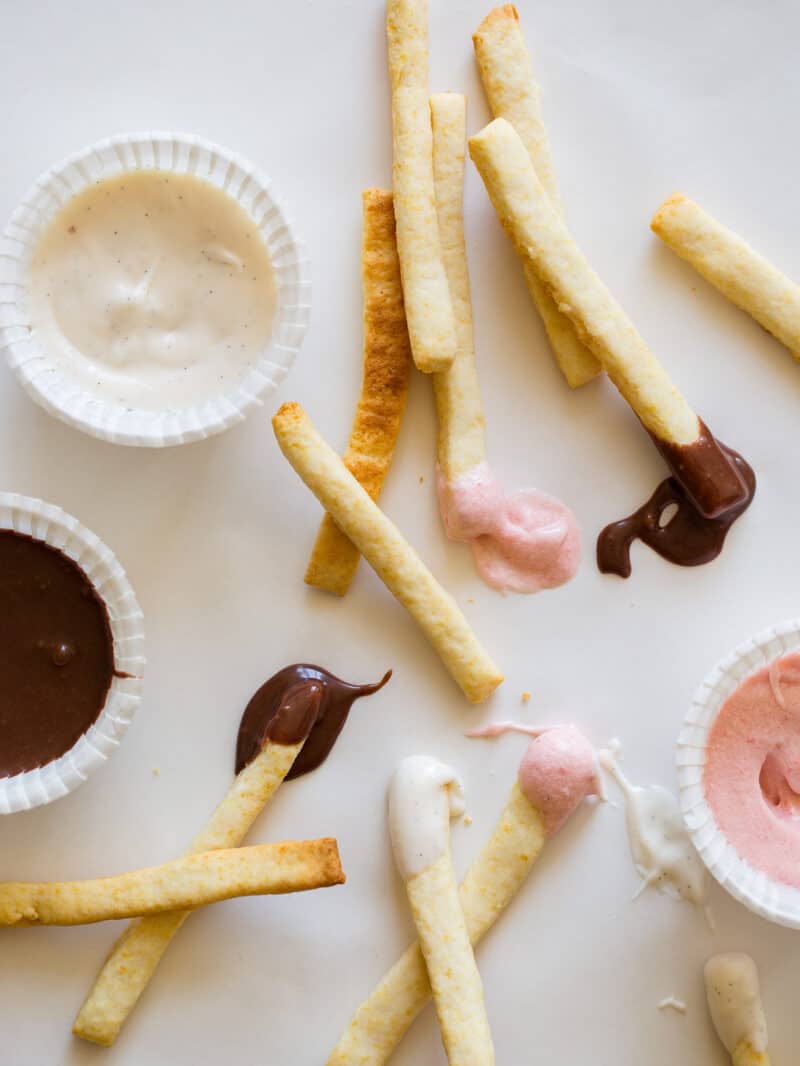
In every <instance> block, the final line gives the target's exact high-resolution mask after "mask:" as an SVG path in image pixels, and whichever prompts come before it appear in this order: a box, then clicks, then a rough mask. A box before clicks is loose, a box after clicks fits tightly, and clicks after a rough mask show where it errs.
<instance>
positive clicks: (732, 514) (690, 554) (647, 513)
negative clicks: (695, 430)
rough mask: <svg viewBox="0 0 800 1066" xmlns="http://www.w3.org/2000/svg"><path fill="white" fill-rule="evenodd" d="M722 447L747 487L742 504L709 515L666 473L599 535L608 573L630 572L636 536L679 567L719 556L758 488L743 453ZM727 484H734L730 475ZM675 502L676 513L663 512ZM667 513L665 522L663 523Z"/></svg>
mask: <svg viewBox="0 0 800 1066" xmlns="http://www.w3.org/2000/svg"><path fill="white" fill-rule="evenodd" d="M719 448H720V450H721V451H722V452H724V454H725V456H726V458H727V461H728V462H729V464H730V465H731V466H732V467H733V468H734V469H735V471H736V476H737V481H738V480H739V479H740V480H741V483H742V484H743V485H744V487H745V492H744V494H740V498H739V501H738V503H737V504H736V505H735V506H733V507H728V508H727V509H726V510H725V511H724V513H723V514H722V515H721V516H720V517H717V518H708V517H706V516H705V515H703V514H701V513H700V511H699V510H698V509H697V507H696V505H695V502H694V500H692V499H691V498H690V497H689V495H688V494H687V492H686V489H685V488H684V486H683V485H682V484H681V483H680V482H679V481H678V480H677V478H675V477H669V478H667V479H666V480H665V481H662V482H661V484H660V485H659V486H658V488H657V489H656V491H655V492H654V493H653V495H652V496H651V497H650V499H649V500H648V501H647V503H645V504H644V505H643V506H642V507H640V508H639V510H638V511H634V513H633V514H632V515H629V516H628V517H627V518H623V519H621V520H620V521H619V522H612V523H611V525H608V526H606V528H605V529H604V530H603V531H602V533H601V534H600V536H599V537H598V539H597V565H598V567H599V569H600V570H601V571H602V572H603V573H604V574H618V575H619V576H620V577H630V573H631V545H632V544H633V542H634V540H641V541H642V542H643V543H644V544H646V545H647V546H648V547H649V548H652V549H653V551H654V552H657V553H658V554H659V555H660V556H661V557H662V558H664V559H667V560H668V561H669V562H671V563H677V564H678V566H700V565H701V564H702V563H708V562H710V561H711V560H712V559H715V558H716V557H717V556H718V555H719V553H720V552H721V551H722V547H723V545H724V543H725V538H726V536H727V534H728V530H729V529H730V528H731V526H732V525H733V523H734V522H735V521H736V519H737V518H738V517H739V515H741V514H742V513H743V512H744V511H746V510H747V508H748V507H749V506H750V502H751V501H752V499H753V496H754V495H755V491H756V477H755V474H754V473H753V471H752V469H751V467H750V466H749V465H748V463H747V462H746V461H745V460H744V459H743V458H742V456H741V455H739V453H738V452H735V451H733V449H731V448H728V447H726V446H725V445H724V444H720V445H719ZM728 484H729V485H731V484H732V483H731V482H730V480H729V481H728ZM673 506H674V507H675V508H676V510H675V513H674V515H672V517H669V516H668V515H665V511H666V510H667V508H669V507H673ZM662 516H663V517H662ZM664 518H666V519H667V521H666V522H665V524H664V525H662V524H661V523H662V521H664Z"/></svg>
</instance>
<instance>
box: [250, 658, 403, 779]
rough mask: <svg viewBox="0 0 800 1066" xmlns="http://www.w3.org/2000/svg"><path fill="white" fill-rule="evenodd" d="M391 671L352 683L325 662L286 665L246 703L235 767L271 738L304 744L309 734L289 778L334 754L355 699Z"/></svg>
mask: <svg viewBox="0 0 800 1066" xmlns="http://www.w3.org/2000/svg"><path fill="white" fill-rule="evenodd" d="M391 676H392V671H391V670H388V671H387V672H386V674H385V675H384V676H383V678H382V679H381V680H380V681H378V682H377V683H376V684H374V685H350V684H348V683H347V682H346V681H342V680H341V679H340V678H338V677H334V675H333V674H331V673H328V671H327V670H323V669H322V667H321V666H311V665H310V664H308V663H295V664H294V665H293V666H285V667H284V668H283V670H279V671H278V673H277V674H274V675H273V676H272V677H271V678H270V679H269V681H266V682H265V683H264V684H263V685H262V686H261V688H260V689H259V690H258V691H257V692H256V694H255V695H254V696H253V698H252V699H251V700H250V702H249V703H248V705H247V707H246V708H245V711H244V714H243V715H242V721H241V724H240V725H239V735H238V737H237V738H236V773H237V774H238V773H239V772H240V771H241V770H243V769H244V768H245V766H247V765H248V763H250V762H252V761H253V759H255V757H256V756H257V755H258V754H259V752H260V751H261V749H262V748H263V746H264V744H265V743H266V742H267V741H268V740H271V741H272V742H273V743H276V744H299V743H300V741H301V740H303V739H304V738H307V739H306V742H305V744H304V745H303V747H302V749H301V751H300V754H299V755H298V756H297V758H296V759H295V761H294V764H293V766H292V768H291V770H290V771H289V773H288V774H287V778H293V777H300V775H301V774H307V773H308V772H309V771H310V770H316V768H317V767H318V766H320V765H321V764H322V763H323V762H324V761H325V759H326V758H327V757H328V755H329V754H330V751H331V748H332V747H333V745H334V744H335V743H336V738H337V737H338V736H339V733H341V731H342V727H343V726H344V723H345V722H346V720H347V715H348V714H349V713H350V708H351V707H352V706H353V703H354V702H355V701H356V700H357V699H359V698H360V697H361V696H371V695H372V693H373V692H377V691H378V690H379V689H381V688H383V686H384V685H385V684H386V682H387V681H388V680H389V678H390V677H391Z"/></svg>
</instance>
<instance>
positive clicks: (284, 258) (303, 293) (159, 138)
mask: <svg viewBox="0 0 800 1066" xmlns="http://www.w3.org/2000/svg"><path fill="white" fill-rule="evenodd" d="M131 170H170V171H174V172H175V173H180V174H192V175H194V176H195V177H197V178H202V179H203V180H204V181H207V182H209V183H210V184H212V185H215V186H216V187H217V188H219V189H222V190H223V191H224V192H226V193H227V194H228V195H229V196H231V197H232V198H233V199H234V200H236V201H237V202H238V203H239V205H240V206H241V207H242V208H244V210H245V211H246V212H247V214H248V215H249V216H250V218H251V219H252V220H253V222H254V224H255V225H256V227H257V229H258V231H259V233H260V234H261V237H262V239H263V240H264V243H265V245H266V248H267V252H268V254H269V258H270V260H271V263H272V267H273V271H274V276H275V286H276V295H277V301H276V302H277V310H276V313H275V320H274V323H273V329H272V334H271V337H270V340H269V341H268V343H267V345H266V347H265V349H264V351H263V352H262V353H261V355H260V356H259V357H258V359H257V360H256V361H255V363H254V364H253V365H252V366H251V367H250V368H249V369H248V370H247V372H246V373H245V376H244V377H243V378H242V380H241V381H240V382H239V383H238V384H237V385H235V386H233V387H230V388H228V389H227V390H226V391H225V392H223V393H220V395H219V396H217V397H214V398H213V399H211V400H208V401H207V402H206V403H204V404H201V405H198V406H194V407H186V408H181V409H174V410H173V409H171V410H165V411H163V412H162V411H141V410H136V409H132V408H129V407H125V406H123V405H122V404H118V403H111V402H106V401H104V400H103V399H101V398H99V397H97V396H95V395H93V394H91V393H89V392H86V391H85V390H84V389H83V387H82V386H80V384H79V383H77V382H76V381H74V380H73V379H71V378H70V377H69V375H68V374H66V373H64V370H63V368H62V367H61V366H60V365H59V364H57V363H56V362H55V361H54V360H53V359H51V358H50V357H49V356H48V354H47V352H46V351H45V350H44V349H43V348H42V347H41V346H40V345H39V343H38V341H37V338H36V334H35V331H34V329H33V326H32V323H31V316H30V313H29V306H28V303H29V301H28V274H29V269H30V263H31V258H32V255H33V252H34V250H35V248H36V245H37V243H38V241H39V238H40V237H41V235H42V233H43V232H44V230H45V229H46V227H47V226H48V224H49V223H50V222H51V220H52V219H53V217H54V216H55V215H56V214H57V213H58V212H59V211H60V209H61V208H62V207H63V206H64V204H66V203H67V202H68V201H69V200H71V199H72V197H74V196H75V195H76V194H77V193H79V192H81V190H82V189H84V188H86V186H88V185H91V184H92V183H93V182H95V181H99V180H101V179H103V178H108V177H111V176H113V175H114V174H119V173H121V172H125V171H131ZM310 301H311V283H310V280H309V265H308V260H307V258H306V255H305V252H304V249H303V247H302V245H301V243H300V242H299V241H298V240H297V238H296V237H295V235H294V232H293V230H292V226H291V224H290V222H289V219H288V217H287V215H286V212H285V210H284V208H283V207H282V205H281V203H280V202H279V201H278V200H277V199H276V197H275V196H274V194H273V193H272V191H271V189H270V182H269V179H268V178H266V177H265V176H264V175H263V174H262V173H261V172H260V171H259V170H257V169H256V168H255V167H254V166H252V165H251V164H250V163H248V162H247V161H246V160H244V159H242V158H241V157H240V156H238V155H236V154H235V153H233V152H229V151H228V150H227V149H225V148H221V147H220V146H219V145H216V144H212V143H210V142H209V141H205V140H203V139H202V138H200V137H194V136H191V135H189V134H181V133H163V132H150V133H131V134H121V135H119V136H116V137H111V138H110V139H108V140H103V141H99V142H98V143H97V144H93V145H90V146H89V147H88V148H85V149H83V151H80V152H77V153H75V154H74V155H71V156H70V157H69V158H68V159H66V160H65V161H64V162H62V163H60V164H59V165H58V166H56V167H54V168H53V169H52V170H49V171H47V172H46V173H45V174H43V175H42V176H41V177H40V178H39V180H38V181H37V182H36V183H35V185H34V186H33V188H32V189H31V190H30V192H29V193H28V195H27V196H26V197H25V199H24V200H23V201H22V203H21V204H20V205H19V207H18V208H17V209H16V211H15V212H14V214H13V215H12V217H11V221H10V222H9V224H8V226H7V227H6V230H5V233H4V235H3V237H2V239H0V348H2V349H4V350H5V353H6V358H7V359H8V363H9V365H10V366H11V368H12V370H13V371H14V373H15V374H16V376H17V378H18V379H19V381H20V382H21V383H22V385H23V387H24V388H25V390H26V391H27V392H28V393H29V395H30V396H31V397H32V398H33V399H34V400H35V401H36V402H37V403H38V404H40V405H41V406H42V407H44V409H45V410H46V411H48V412H49V413H50V414H52V415H55V417H56V418H59V419H61V420H62V421H63V422H67V423H68V424H69V425H71V426H75V427H76V428H77V429H81V430H83V431H84V432H85V433H89V434H91V435H92V436H94V437H100V438H101V439H102V440H108V441H112V442H113V443H115V444H129V445H140V446H147V447H164V446H166V445H174V444H187V443H189V442H190V441H194V440H200V439H202V438H204V437H210V436H212V435H213V434H215V433H221V432H222V431H223V430H225V429H228V428H229V427H230V426H233V425H235V424H236V423H237V422H241V421H242V420H243V419H244V417H245V416H246V415H247V414H248V412H249V411H251V410H252V409H253V408H254V407H257V406H259V405H260V404H261V403H262V402H263V400H264V397H265V396H266V395H268V394H269V393H271V392H273V391H274V390H275V389H276V388H277V387H278V385H279V384H280V382H281V381H282V380H283V379H284V377H285V376H286V374H287V373H288V371H289V368H290V367H291V365H292V363H293V362H294V358H295V356H296V355H297V352H298V350H299V348H300V345H301V344H302V341H303V338H304V336H305V333H306V329H307V328H308V322H309V315H310Z"/></svg>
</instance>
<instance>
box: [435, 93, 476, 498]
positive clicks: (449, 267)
mask: <svg viewBox="0 0 800 1066" xmlns="http://www.w3.org/2000/svg"><path fill="white" fill-rule="evenodd" d="M431 122H432V125H433V174H434V184H435V190H436V211H437V218H438V224H439V236H440V239H441V242H442V259H443V261H444V264H445V272H446V274H447V281H448V285H449V287H450V296H451V299H452V302H453V313H454V315H455V319H456V336H457V338H458V351H457V354H456V357H455V359H454V360H453V365H452V366H451V367H450V369H449V370H444V371H442V372H441V373H439V374H434V375H433V391H434V395H435V397H436V413H437V415H438V419H439V438H438V447H437V453H438V461H439V469H440V470H441V473H442V475H443V476H444V478H445V480H446V481H454V480H455V479H456V478H457V477H458V476H459V475H460V474H463V473H465V472H466V471H468V470H472V469H473V468H474V467H476V466H478V465H479V464H480V463H484V462H486V432H485V421H484V417H483V402H482V400H481V392H480V387H479V385H478V371H477V368H476V366H475V342H474V337H473V332H472V301H471V298H470V289H469V271H468V267H467V253H466V248H465V245H464V223H463V214H462V187H463V174H464V145H465V140H466V134H465V131H466V97H464V96H461V95H459V94H458V93H435V94H434V95H433V96H432V97H431Z"/></svg>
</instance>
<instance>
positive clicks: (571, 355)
mask: <svg viewBox="0 0 800 1066" xmlns="http://www.w3.org/2000/svg"><path fill="white" fill-rule="evenodd" d="M472 43H473V45H474V47H475V57H476V59H477V60H478V68H479V70H480V74H481V81H482V82H483V88H484V91H485V92H486V97H487V99H488V101H489V107H491V109H492V114H493V115H494V117H495V118H505V119H508V121H509V122H510V123H511V125H512V126H513V127H514V128H515V129H516V131H517V133H519V135H520V137H521V138H522V143H523V144H524V145H525V148H526V149H527V151H528V155H529V156H530V157H531V162H532V163H533V165H534V168H535V170H536V174H537V176H538V178H539V181H541V183H542V185H543V186H544V190H545V192H546V193H547V195H548V197H549V198H550V203H551V204H552V205H553V207H554V209H555V210H556V211H557V212H558V213H559V214H561V213H562V207H561V197H560V196H559V192H558V185H557V183H556V176H555V169H554V167H553V157H552V153H551V151H550V141H549V139H548V136H547V130H546V129H545V125H544V121H543V119H542V113H541V107H540V102H539V95H540V94H539V86H538V85H537V84H536V79H535V78H534V75H533V67H532V65H531V58H530V55H529V53H528V48H527V45H526V43H525V37H524V35H523V33H522V27H521V26H520V24H519V15H518V14H517V9H516V8H515V7H514V5H513V4H503V6H502V7H496V8H494V10H493V11H490V12H489V14H488V15H487V16H486V18H485V19H484V20H483V22H482V23H481V24H480V26H479V27H478V29H477V30H476V31H475V33H474V34H473V35H472ZM523 269H524V271H525V281H526V282H527V285H528V290H529V291H530V294H531V297H532V299H533V302H534V303H535V304H536V307H537V310H538V311H539V314H540V316H541V318H542V322H543V323H544V328H545V330H546V332H547V337H548V340H549V341H550V347H551V349H552V351H553V355H554V356H555V358H556V362H557V363H558V365H559V367H560V369H561V372H562V374H563V375H564V377H565V378H566V380H567V384H568V385H570V386H571V387H572V388H577V387H578V386H580V385H585V384H586V382H587V381H591V379H592V378H593V377H596V375H597V374H599V373H600V370H601V369H602V367H601V365H600V363H599V362H598V360H597V359H596V358H595V356H594V355H592V353H591V352H590V351H589V349H588V348H587V347H586V345H584V344H583V343H582V342H581V340H580V339H579V337H578V335H577V333H576V332H575V327H574V326H573V325H572V323H571V322H570V320H569V319H568V318H567V317H566V315H564V314H562V313H561V311H559V309H558V307H557V306H556V303H555V301H554V300H553V297H552V296H551V295H550V293H549V292H548V291H547V288H546V287H545V285H544V284H543V283H542V282H541V281H540V280H539V277H538V276H537V274H536V272H535V271H534V270H533V269H532V268H531V267H530V265H529V264H527V263H524V264H523Z"/></svg>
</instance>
